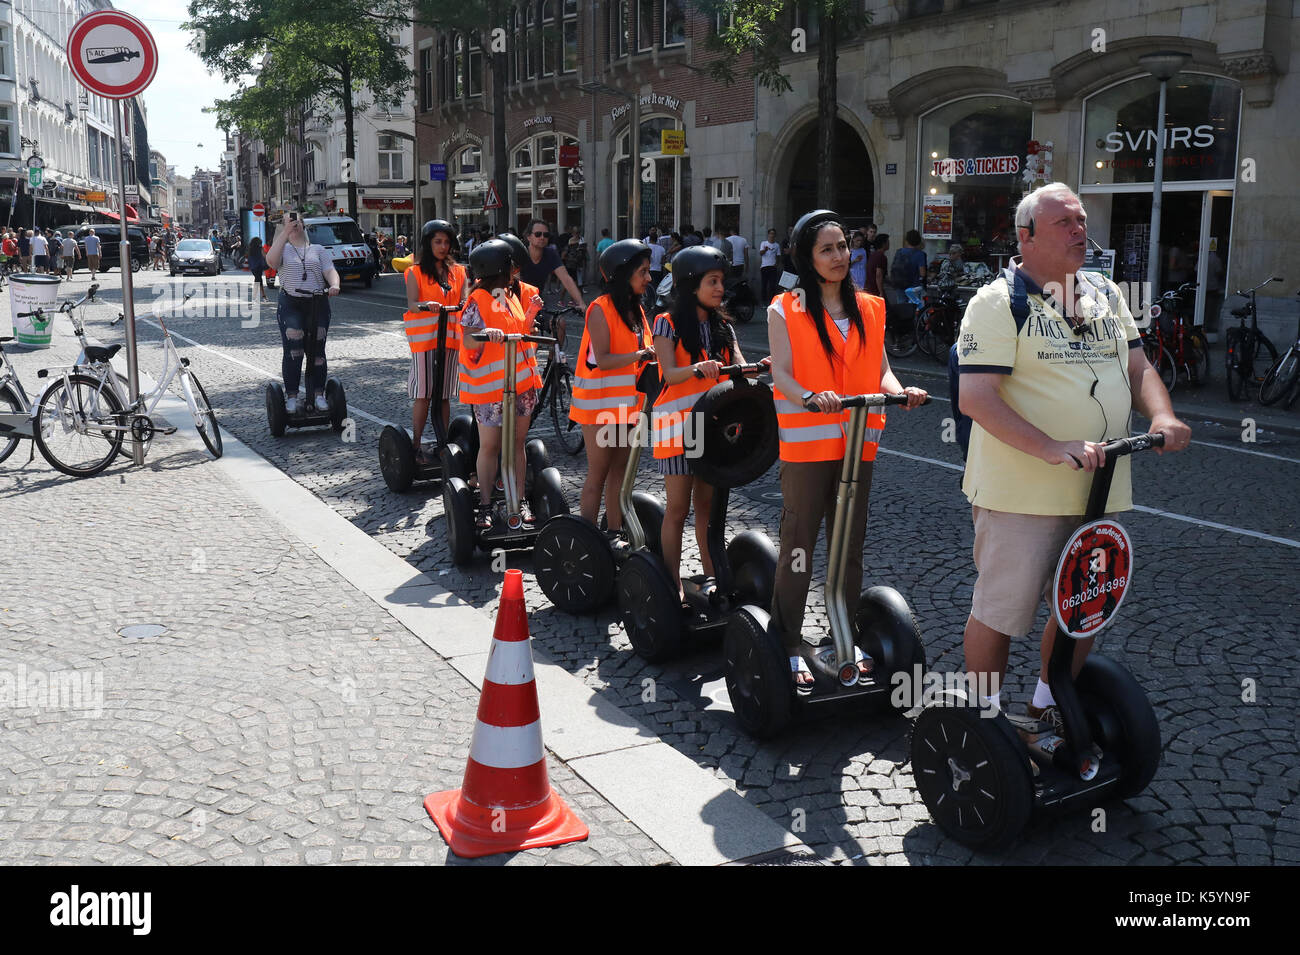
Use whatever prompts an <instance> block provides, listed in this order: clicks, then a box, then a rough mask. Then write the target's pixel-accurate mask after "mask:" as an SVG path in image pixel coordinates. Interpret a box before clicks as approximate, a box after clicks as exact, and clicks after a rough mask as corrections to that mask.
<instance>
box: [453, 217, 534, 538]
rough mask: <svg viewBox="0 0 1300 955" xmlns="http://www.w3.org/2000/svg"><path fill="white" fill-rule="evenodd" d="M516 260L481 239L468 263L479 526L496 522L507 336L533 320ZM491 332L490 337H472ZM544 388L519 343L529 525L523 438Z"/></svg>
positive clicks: (468, 357) (463, 392)
mask: <svg viewBox="0 0 1300 955" xmlns="http://www.w3.org/2000/svg"><path fill="white" fill-rule="evenodd" d="M513 262H514V260H513V258H512V256H511V252H510V246H509V245H507V244H506V243H505V242H502V241H501V240H500V239H488V240H487V241H486V242H480V243H479V244H478V245H476V246H475V247H474V251H473V252H471V253H470V256H469V265H470V268H471V269H473V270H474V275H475V276H477V279H476V281H475V282H474V287H473V290H472V291H471V292H470V293H469V298H468V300H467V301H466V302H465V309H464V311H463V312H461V320H460V325H461V348H460V399H461V401H463V402H465V404H467V405H472V406H473V408H474V418H475V420H477V421H478V462H477V471H478V487H479V514H478V519H477V524H478V526H479V528H482V529H486V528H489V527H491V526H492V511H491V507H492V505H491V500H492V488H493V487H494V486H495V485H496V480H497V456H498V455H499V454H501V426H502V423H503V418H504V415H505V408H504V397H505V383H506V370H505V360H506V349H505V345H504V344H502V342H504V341H505V336H506V335H526V334H528V331H529V329H528V325H529V322H528V319H526V318H525V317H524V311H523V309H522V308H520V306H519V302H518V300H517V299H516V298H515V297H514V296H513V295H511V294H510V293H509V292H508V291H507V289H508V288H509V286H510V283H511V267H512V265H513ZM480 330H483V331H486V332H487V335H488V341H486V342H479V341H475V340H474V339H473V338H471V337H470V335H471V333H473V332H476V331H480ZM541 386H542V379H541V376H540V375H539V374H538V373H537V360H536V359H535V358H534V357H533V353H532V352H531V351H530V350H529V349H527V348H524V347H522V343H520V344H519V345H516V346H515V447H514V449H513V452H514V455H515V480H516V482H517V484H516V488H515V489H516V490H517V491H518V493H519V499H520V513H521V516H522V517H523V519H524V523H526V524H531V523H533V516H532V514H531V513H529V510H528V502H527V501H526V500H525V499H524V442H525V441H526V440H527V438H528V424H529V422H530V421H531V420H532V415H533V409H534V408H536V407H537V390H538V389H539V388H541Z"/></svg>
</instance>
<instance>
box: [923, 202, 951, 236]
mask: <svg viewBox="0 0 1300 955" xmlns="http://www.w3.org/2000/svg"><path fill="white" fill-rule="evenodd" d="M921 238H923V239H951V238H952V195H951V194H948V195H944V196H926V197H925V202H924V203H923V204H922V206H921Z"/></svg>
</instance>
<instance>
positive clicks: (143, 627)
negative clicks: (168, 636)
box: [117, 623, 167, 640]
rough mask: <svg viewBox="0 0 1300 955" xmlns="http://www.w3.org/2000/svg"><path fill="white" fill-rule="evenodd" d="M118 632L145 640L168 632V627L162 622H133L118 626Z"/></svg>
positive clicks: (121, 634)
mask: <svg viewBox="0 0 1300 955" xmlns="http://www.w3.org/2000/svg"><path fill="white" fill-rule="evenodd" d="M117 632H118V635H119V636H123V637H134V638H135V639H136V640H145V639H148V638H149V637H161V636H162V635H163V634H164V633H166V632H167V628H166V627H164V626H163V625H162V624H160V623H133V624H131V625H130V626H128V627H118V628H117Z"/></svg>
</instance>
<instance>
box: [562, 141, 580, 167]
mask: <svg viewBox="0 0 1300 955" xmlns="http://www.w3.org/2000/svg"><path fill="white" fill-rule="evenodd" d="M577 165H578V147H577V146H561V147H560V166H561V167H562V168H567V169H572V168H573V167H575V166H577Z"/></svg>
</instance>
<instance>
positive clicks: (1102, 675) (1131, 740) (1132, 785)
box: [1075, 653, 1160, 799]
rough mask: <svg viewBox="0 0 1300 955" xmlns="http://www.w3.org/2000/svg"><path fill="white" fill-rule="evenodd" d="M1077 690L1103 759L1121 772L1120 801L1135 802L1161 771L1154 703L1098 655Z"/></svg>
mask: <svg viewBox="0 0 1300 955" xmlns="http://www.w3.org/2000/svg"><path fill="white" fill-rule="evenodd" d="M1075 687H1076V688H1077V689H1078V691H1079V699H1080V702H1081V703H1082V704H1083V709H1084V712H1085V713H1087V714H1088V723H1089V725H1090V726H1091V728H1092V733H1093V738H1094V739H1095V740H1096V741H1097V745H1098V746H1100V747H1101V749H1102V753H1103V758H1114V759H1118V760H1119V761H1120V766H1122V767H1123V772H1122V773H1121V774H1120V779H1119V789H1118V790H1116V795H1117V796H1119V797H1120V798H1121V799H1127V798H1128V797H1130V796H1136V795H1137V794H1138V793H1140V792H1142V791H1143V790H1144V789H1146V788H1147V786H1148V785H1150V783H1151V780H1152V779H1154V778H1155V775H1156V769H1157V768H1158V767H1159V766H1160V724H1159V722H1157V720H1156V714H1155V710H1153V709H1152V708H1151V701H1150V700H1148V699H1147V695H1146V694H1145V693H1144V692H1142V687H1141V685H1140V684H1139V683H1138V681H1137V680H1135V679H1134V678H1133V675H1132V674H1131V673H1129V672H1128V670H1125V669H1124V668H1123V667H1122V666H1120V665H1119V664H1118V663H1116V662H1115V661H1114V660H1110V659H1107V658H1106V657H1103V656H1098V655H1097V654H1095V653H1094V654H1091V655H1090V656H1089V657H1088V659H1087V660H1086V661H1084V664H1083V668H1082V669H1081V670H1080V671H1079V676H1078V678H1077V679H1076V680H1075Z"/></svg>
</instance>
